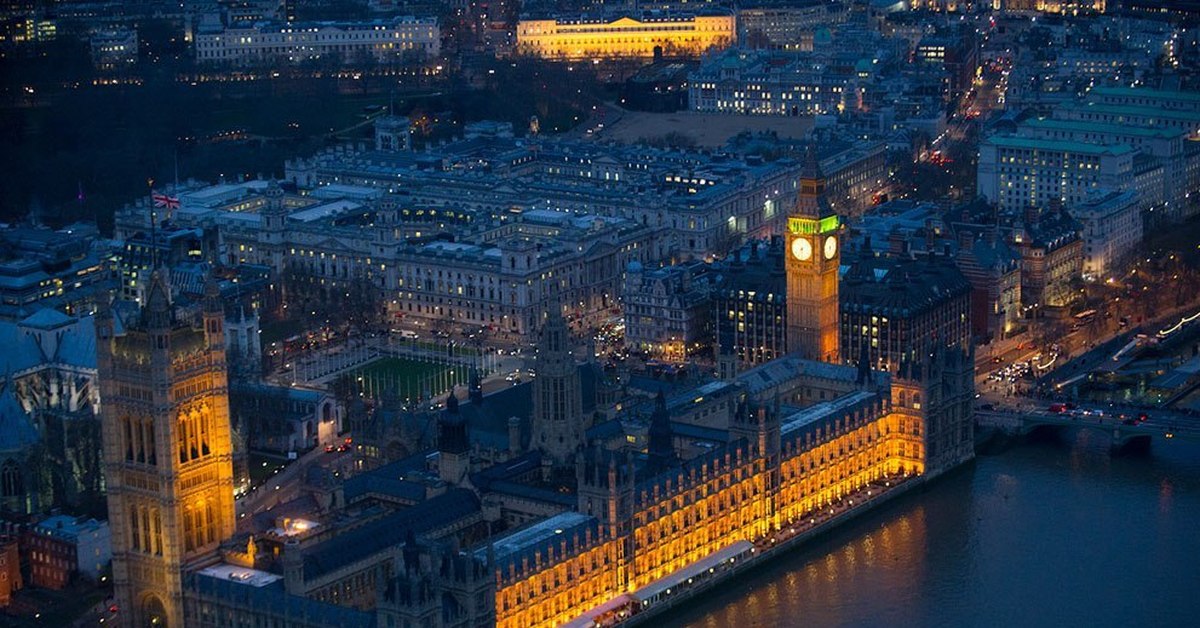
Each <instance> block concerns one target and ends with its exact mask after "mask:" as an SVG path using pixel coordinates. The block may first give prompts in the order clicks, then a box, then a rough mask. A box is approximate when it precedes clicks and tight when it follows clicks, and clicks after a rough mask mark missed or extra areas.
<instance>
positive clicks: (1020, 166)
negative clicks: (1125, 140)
mask: <svg viewBox="0 0 1200 628" xmlns="http://www.w3.org/2000/svg"><path fill="white" fill-rule="evenodd" d="M1133 158H1134V151H1133V149H1131V148H1129V147H1128V146H1126V145H1124V144H1115V145H1110V146H1104V145H1096V144H1085V143H1083V142H1072V141H1065V140H1042V139H1031V138H1024V137H1010V136H992V137H989V138H987V139H985V140H984V141H983V142H981V143H980V144H979V172H978V174H977V177H976V186H977V189H978V190H979V193H980V194H981V195H983V196H984V197H985V198H987V199H988V201H990V202H992V203H995V204H996V205H997V206H998V207H999V208H1000V209H1001V210H1003V211H1006V212H1014V213H1017V214H1020V213H1022V212H1024V211H1025V208H1026V207H1030V206H1033V207H1049V206H1050V205H1051V203H1052V202H1055V203H1061V204H1062V205H1064V206H1068V207H1069V206H1071V205H1075V204H1077V203H1081V202H1083V201H1086V200H1087V199H1088V198H1089V197H1090V196H1091V195H1093V194H1094V193H1096V192H1098V191H1100V190H1101V189H1104V190H1127V189H1129V188H1130V184H1131V183H1132V180H1133V177H1132V172H1133V165H1134V164H1133V161H1134V160H1133Z"/></svg>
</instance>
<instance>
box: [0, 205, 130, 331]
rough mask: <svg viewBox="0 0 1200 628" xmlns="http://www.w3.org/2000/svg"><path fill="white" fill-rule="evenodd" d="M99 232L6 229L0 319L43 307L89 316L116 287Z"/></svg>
mask: <svg viewBox="0 0 1200 628" xmlns="http://www.w3.org/2000/svg"><path fill="white" fill-rule="evenodd" d="M98 236H99V234H98V233H97V232H96V230H95V227H94V226H93V227H87V226H84V225H72V226H70V227H66V228H63V229H59V230H57V231H54V230H50V229H44V228H31V227H8V228H5V229H0V318H2V319H7V320H20V319H22V318H25V317H27V316H29V315H30V314H33V313H34V312H36V311H38V310H40V309H42V308H54V309H57V310H61V311H62V312H65V313H67V314H75V313H82V314H87V313H90V312H91V311H92V310H94V309H95V307H96V304H97V302H98V299H99V298H100V297H101V296H102V295H105V294H106V293H107V291H108V290H110V289H111V288H112V287H113V284H112V279H113V278H112V275H111V273H110V272H109V266H108V263H107V261H106V260H105V259H104V255H103V251H102V250H101V248H100V244H99V237H98Z"/></svg>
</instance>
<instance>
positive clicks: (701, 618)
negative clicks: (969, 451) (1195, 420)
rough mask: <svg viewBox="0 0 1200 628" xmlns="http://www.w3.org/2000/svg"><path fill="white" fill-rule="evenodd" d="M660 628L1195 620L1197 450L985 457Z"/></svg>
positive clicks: (1073, 440) (1173, 446) (1019, 448)
mask: <svg viewBox="0 0 1200 628" xmlns="http://www.w3.org/2000/svg"><path fill="white" fill-rule="evenodd" d="M663 623H665V624H666V625H670V626H703V627H709V626H711V627H714V628H715V627H725V626H736V627H747V626H955V627H956V626H1013V627H1024V626H1055V627H1061V626H1122V627H1126V626H1200V444H1197V443H1180V442H1177V441H1176V442H1157V441H1156V442H1155V443H1154V446H1153V448H1152V450H1151V451H1150V452H1149V453H1146V452H1143V453H1139V454H1126V455H1122V456H1117V457H1113V456H1110V454H1109V451H1108V441H1107V438H1106V437H1103V436H1101V435H1100V434H1095V433H1091V432H1082V433H1079V434H1073V433H1068V434H1066V435H1065V436H1060V437H1059V438H1057V439H1056V440H1049V441H1045V440H1043V441H1036V442H1026V443H1022V444H1018V445H1016V446H1014V447H1011V448H1009V449H1007V450H1005V451H1003V452H1001V453H998V454H995V455H988V456H981V457H979V458H977V460H976V462H975V463H973V464H972V465H970V466H968V467H966V468H964V469H961V470H958V471H956V472H954V473H953V474H951V475H949V476H946V477H943V478H940V479H939V480H937V481H936V482H934V483H933V484H932V485H931V486H929V487H927V488H925V489H924V490H923V491H918V492H917V493H914V494H911V495H908V496H905V497H902V498H901V499H900V501H898V502H896V503H894V504H890V505H888V506H887V507H886V508H884V509H882V510H880V511H877V512H874V513H868V514H866V515H865V516H864V518H863V519H861V520H859V521H857V522H854V523H852V524H850V525H848V526H846V527H845V528H844V529H842V530H838V531H836V532H833V533H832V534H830V535H828V536H826V537H823V538H822V539H818V540H816V541H815V542H813V543H811V544H810V545H808V546H807V547H805V548H802V549H799V550H798V551H796V552H794V553H792V554H790V555H788V556H785V557H781V558H779V559H777V561H776V562H775V563H773V564H771V565H768V566H765V567H763V568H761V569H760V570H759V571H757V572H755V573H753V574H750V575H748V576H747V577H745V578H742V579H741V580H739V581H737V582H733V583H730V584H729V585H727V587H726V588H725V589H724V590H723V591H720V592H719V593H716V594H714V595H713V596H712V597H711V598H710V600H709V601H707V602H705V603H703V604H700V605H697V606H695V607H693V608H692V609H690V610H689V611H688V612H686V613H681V614H679V615H677V616H675V617H671V618H669V619H668V620H666V621H665V622H663Z"/></svg>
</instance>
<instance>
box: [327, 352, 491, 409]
mask: <svg viewBox="0 0 1200 628" xmlns="http://www.w3.org/2000/svg"><path fill="white" fill-rule="evenodd" d="M350 377H351V378H353V379H355V380H357V381H358V384H359V385H360V386H361V387H362V391H363V393H365V394H366V395H368V396H376V395H383V394H385V393H387V392H388V391H392V392H394V393H396V394H398V395H399V397H400V398H401V399H404V400H413V399H416V398H417V397H418V396H421V395H423V394H425V392H428V393H429V394H432V395H438V394H441V393H443V392H445V391H446V390H448V389H449V387H450V386H451V385H453V384H465V383H466V382H467V380H468V379H469V378H470V369H469V368H467V367H465V366H450V365H446V364H434V363H432V362H425V361H421V360H413V359H409V358H383V359H380V360H376V361H375V362H372V363H370V364H368V365H366V366H364V367H362V368H360V369H357V370H354V371H351V372H350Z"/></svg>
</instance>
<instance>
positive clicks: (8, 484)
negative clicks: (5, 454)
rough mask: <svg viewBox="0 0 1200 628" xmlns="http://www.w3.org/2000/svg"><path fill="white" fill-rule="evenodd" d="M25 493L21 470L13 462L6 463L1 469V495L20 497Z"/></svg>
mask: <svg viewBox="0 0 1200 628" xmlns="http://www.w3.org/2000/svg"><path fill="white" fill-rule="evenodd" d="M24 492H25V491H24V483H23V482H22V481H21V468H20V467H18V466H17V463H15V462H13V461H12V460H8V461H6V462H5V463H4V467H3V469H0V493H2V496H3V497H20V496H21V495H22V494H23V493H24Z"/></svg>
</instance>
